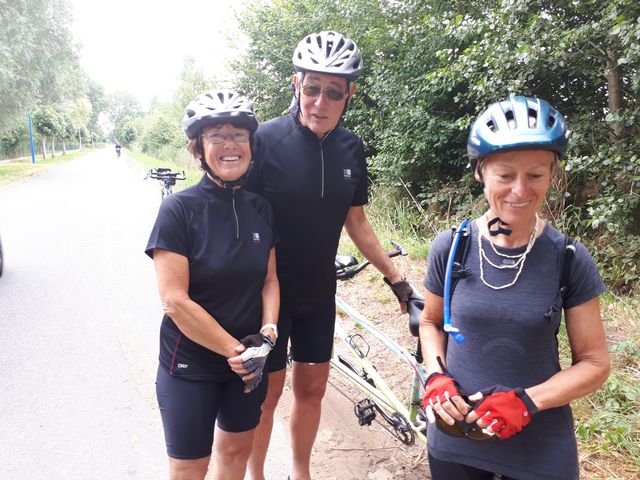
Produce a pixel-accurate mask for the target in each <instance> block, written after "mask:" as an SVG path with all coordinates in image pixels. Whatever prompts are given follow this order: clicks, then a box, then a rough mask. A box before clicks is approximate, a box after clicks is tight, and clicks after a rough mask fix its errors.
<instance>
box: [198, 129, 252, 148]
mask: <svg viewBox="0 0 640 480" xmlns="http://www.w3.org/2000/svg"><path fill="white" fill-rule="evenodd" d="M202 138H206V139H207V142H209V143H210V144H212V145H218V144H220V143H224V142H226V141H227V140H230V141H232V142H235V143H247V142H248V141H249V134H248V133H245V132H236V133H209V134H208V135H202Z"/></svg>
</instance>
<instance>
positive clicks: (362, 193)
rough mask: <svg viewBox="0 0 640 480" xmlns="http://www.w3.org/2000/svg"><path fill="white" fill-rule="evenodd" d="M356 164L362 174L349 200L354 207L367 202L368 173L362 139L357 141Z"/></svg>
mask: <svg viewBox="0 0 640 480" xmlns="http://www.w3.org/2000/svg"><path fill="white" fill-rule="evenodd" d="M357 155H358V164H359V165H360V167H361V169H362V175H361V176H360V181H359V182H358V185H357V186H356V190H355V192H354V193H353V200H352V202H351V206H353V207H356V206H360V205H366V204H367V203H369V193H368V187H369V185H368V181H369V179H368V173H367V161H366V159H365V157H364V145H363V143H362V140H360V141H359V142H358V152H357Z"/></svg>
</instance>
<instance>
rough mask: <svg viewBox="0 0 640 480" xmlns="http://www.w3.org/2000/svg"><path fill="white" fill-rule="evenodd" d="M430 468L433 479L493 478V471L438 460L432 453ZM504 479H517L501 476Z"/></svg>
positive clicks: (491, 479) (468, 479)
mask: <svg viewBox="0 0 640 480" xmlns="http://www.w3.org/2000/svg"><path fill="white" fill-rule="evenodd" d="M428 458H429V470H430V471H431V478H432V479H433V480H493V478H494V477H495V475H494V474H493V472H487V471H486V470H481V469H479V468H475V467H470V466H469V465H463V464H461V463H455V462H446V461H444V460H438V459H437V458H435V457H434V456H433V455H431V454H430V453H429V454H428ZM500 478H501V479H502V480H516V479H515V478H512V477H505V476H504V475H503V476H502V477H500Z"/></svg>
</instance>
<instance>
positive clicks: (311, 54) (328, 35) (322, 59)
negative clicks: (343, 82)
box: [293, 31, 362, 82]
mask: <svg viewBox="0 0 640 480" xmlns="http://www.w3.org/2000/svg"><path fill="white" fill-rule="evenodd" d="M293 65H294V67H295V69H296V71H297V72H318V73H326V74H329V75H335V76H337V77H344V78H346V79H347V80H349V81H352V82H354V81H356V80H357V79H358V78H359V77H360V75H362V54H361V53H360V50H358V47H357V46H356V44H355V43H354V42H353V40H350V39H349V38H346V37H345V36H343V35H341V34H339V33H336V32H331V31H327V32H320V33H312V34H310V35H307V36H306V37H304V38H303V39H302V40H301V41H300V43H298V46H297V47H296V49H295V51H294V52H293Z"/></svg>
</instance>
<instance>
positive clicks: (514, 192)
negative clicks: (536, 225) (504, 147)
mask: <svg viewBox="0 0 640 480" xmlns="http://www.w3.org/2000/svg"><path fill="white" fill-rule="evenodd" d="M555 162H556V159H555V154H554V153H553V152H550V151H546V150H515V151H511V152H500V153H494V154H491V155H488V156H487V157H486V158H485V159H484V160H483V161H482V164H481V167H480V168H481V169H482V171H481V173H482V181H483V182H484V188H485V196H486V198H487V200H488V201H489V205H490V207H491V210H492V211H493V213H494V214H495V215H496V216H498V217H500V219H501V220H502V221H503V222H504V223H506V224H508V225H513V226H518V225H522V226H526V227H527V228H529V227H530V226H531V224H532V222H533V219H534V218H535V216H536V213H537V212H538V210H539V209H540V207H541V206H542V202H544V199H545V197H546V194H547V190H548V189H549V185H550V184H551V179H552V178H553V167H554V163H555ZM478 175H479V174H478V172H476V178H478V179H479V180H480V178H479V177H478Z"/></svg>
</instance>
